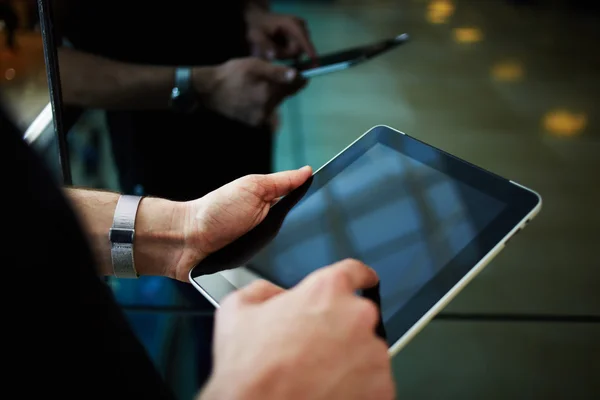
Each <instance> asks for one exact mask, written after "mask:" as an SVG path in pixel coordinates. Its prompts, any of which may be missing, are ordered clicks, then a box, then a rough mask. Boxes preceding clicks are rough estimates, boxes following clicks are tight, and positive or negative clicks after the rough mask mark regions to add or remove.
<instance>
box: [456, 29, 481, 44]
mask: <svg viewBox="0 0 600 400" xmlns="http://www.w3.org/2000/svg"><path fill="white" fill-rule="evenodd" d="M454 40H456V41H457V42H458V43H477V42H481V41H482V40H483V33H482V32H481V30H480V29H479V28H473V27H465V28H454Z"/></svg>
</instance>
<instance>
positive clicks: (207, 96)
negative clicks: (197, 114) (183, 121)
mask: <svg viewBox="0 0 600 400" xmlns="http://www.w3.org/2000/svg"><path fill="white" fill-rule="evenodd" d="M192 85H193V87H194V91H195V92H196V95H197V96H198V100H199V101H200V104H202V105H204V106H208V105H210V103H211V96H212V94H213V93H214V91H215V87H216V86H217V85H218V67H195V68H194V69H192Z"/></svg>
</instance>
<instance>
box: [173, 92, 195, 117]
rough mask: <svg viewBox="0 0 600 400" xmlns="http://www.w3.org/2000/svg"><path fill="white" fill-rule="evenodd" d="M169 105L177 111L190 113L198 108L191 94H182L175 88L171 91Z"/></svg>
mask: <svg viewBox="0 0 600 400" xmlns="http://www.w3.org/2000/svg"><path fill="white" fill-rule="evenodd" d="M171 105H172V106H173V108H174V109H175V110H177V111H180V112H185V113H190V112H193V111H194V110H195V109H196V108H197V107H198V100H197V99H196V96H194V94H193V93H182V92H181V90H179V88H176V87H175V88H173V90H172V91H171Z"/></svg>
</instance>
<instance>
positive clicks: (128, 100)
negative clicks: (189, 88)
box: [58, 47, 213, 110]
mask: <svg viewBox="0 0 600 400" xmlns="http://www.w3.org/2000/svg"><path fill="white" fill-rule="evenodd" d="M58 57H59V62H60V72H61V74H60V75H61V83H62V96H63V101H64V102H65V104H68V105H73V106H80V107H85V108H102V109H107V110H118V109H124V110H133V109H144V110H148V109H166V108H168V107H169V100H170V98H171V90H172V89H173V86H174V81H175V67H170V66H153V65H139V64H130V63H124V62H119V61H114V60H110V59H107V58H104V57H99V56H95V55H92V54H88V53H84V52H81V51H78V50H74V49H70V48H66V47H61V48H59V50H58ZM212 70H213V68H211V67H198V68H196V71H195V72H194V79H199V80H202V79H205V80H207V82H206V85H203V84H202V82H194V84H195V86H197V87H198V88H202V87H204V86H206V87H207V89H206V90H207V91H208V86H209V82H208V80H209V79H210V77H211V76H212ZM199 94H200V95H202V93H199Z"/></svg>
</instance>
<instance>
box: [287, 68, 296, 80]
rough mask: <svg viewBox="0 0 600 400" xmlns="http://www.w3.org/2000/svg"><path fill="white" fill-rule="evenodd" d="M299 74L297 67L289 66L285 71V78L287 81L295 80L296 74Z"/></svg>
mask: <svg viewBox="0 0 600 400" xmlns="http://www.w3.org/2000/svg"><path fill="white" fill-rule="evenodd" d="M297 75H298V73H297V72H296V70H295V69H292V68H288V69H286V71H285V73H284V80H285V81H286V82H289V83H291V82H293V81H294V80H295V79H296V76H297Z"/></svg>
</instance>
